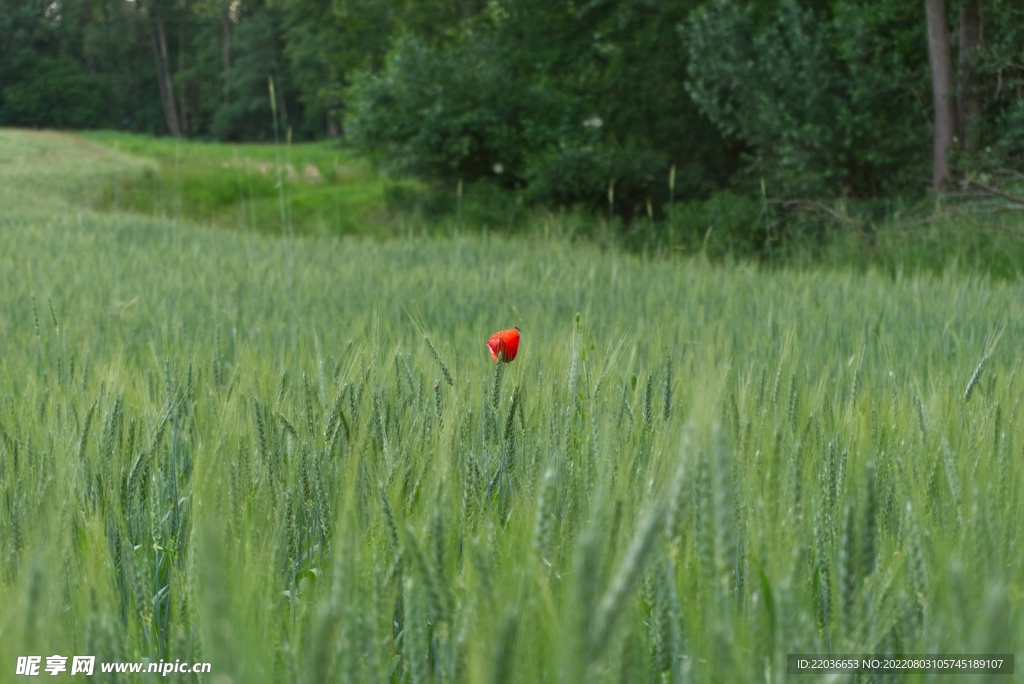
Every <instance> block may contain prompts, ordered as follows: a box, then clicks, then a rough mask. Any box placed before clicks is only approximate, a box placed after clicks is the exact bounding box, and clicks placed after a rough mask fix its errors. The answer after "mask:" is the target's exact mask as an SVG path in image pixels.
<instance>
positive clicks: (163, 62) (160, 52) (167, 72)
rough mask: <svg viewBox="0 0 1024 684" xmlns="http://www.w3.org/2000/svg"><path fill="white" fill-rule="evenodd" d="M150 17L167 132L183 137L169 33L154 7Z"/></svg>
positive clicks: (150, 34)
mask: <svg viewBox="0 0 1024 684" xmlns="http://www.w3.org/2000/svg"><path fill="white" fill-rule="evenodd" d="M150 12H151V13H152V14H151V15H150V17H149V37H150V42H151V43H152V44H153V59H154V60H155V61H156V83H157V87H158V88H159V90H160V103H161V104H162V105H163V108H164V119H165V120H166V122H167V132H168V133H170V134H171V135H173V136H174V137H176V138H180V137H181V127H180V126H179V125H178V108H177V106H176V105H175V103H174V87H173V84H172V83H171V67H170V64H169V63H168V60H167V34H166V32H165V31H164V21H163V19H162V18H161V17H160V15H159V14H156V13H155V12H154V11H153V9H152V8H150Z"/></svg>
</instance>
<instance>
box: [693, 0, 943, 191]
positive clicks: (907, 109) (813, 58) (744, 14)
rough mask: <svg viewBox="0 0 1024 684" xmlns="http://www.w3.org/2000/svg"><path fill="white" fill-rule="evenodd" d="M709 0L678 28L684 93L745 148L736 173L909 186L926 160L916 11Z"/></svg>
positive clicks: (803, 181) (814, 182) (892, 6)
mask: <svg viewBox="0 0 1024 684" xmlns="http://www.w3.org/2000/svg"><path fill="white" fill-rule="evenodd" d="M764 15H765V16H758V15H757V14H756V13H755V11H754V7H753V6H752V5H751V4H750V3H745V4H738V3H735V2H729V1H727V0H714V2H711V3H709V5H708V6H707V7H705V8H702V9H701V10H699V11H698V12H696V13H695V14H694V16H693V18H692V20H691V22H690V23H689V24H688V26H687V27H686V28H685V29H682V34H683V38H684V40H686V41H687V43H688V45H689V50H690V65H689V83H688V85H689V92H690V94H691V95H692V96H693V98H694V100H695V101H696V102H697V104H698V105H699V106H700V108H701V110H702V111H703V112H704V113H705V114H706V115H707V116H708V117H709V118H710V119H711V120H712V121H713V122H714V123H715V124H716V125H717V126H718V127H719V128H720V129H721V130H722V131H723V133H724V134H726V135H732V136H736V137H737V138H738V139H740V140H741V141H743V142H744V143H745V144H746V145H747V147H748V149H749V150H750V153H749V156H748V159H747V162H748V163H747V167H746V175H747V178H748V182H750V184H751V185H755V184H756V183H757V181H758V179H759V178H763V179H765V180H766V181H767V183H768V186H769V192H770V194H772V195H776V196H818V197H821V196H836V195H852V196H874V195H879V194H885V193H895V192H899V191H901V190H905V189H907V188H915V187H917V186H918V184H919V180H920V178H922V177H924V174H925V173H926V170H927V166H926V164H927V161H928V159H927V154H928V151H929V144H928V141H929V123H928V120H927V118H926V117H924V116H921V112H920V109H921V105H920V104H919V102H918V101H917V100H916V99H915V98H916V96H915V93H918V94H920V93H927V92H928V90H929V86H928V82H927V80H926V79H927V73H928V72H927V67H926V63H925V62H924V60H925V57H926V52H925V43H924V36H925V31H924V13H923V12H922V11H921V9H920V7H918V6H917V5H909V4H907V3H892V2H885V1H884V0H873V1H872V2H869V3H867V4H866V5H865V3H853V2H848V1H843V2H837V3H833V5H832V6H831V7H830V9H829V10H828V11H823V12H821V13H820V15H816V14H815V13H814V12H812V11H811V10H809V9H804V8H802V7H801V6H800V4H799V3H798V2H797V1H796V0H780V2H779V3H778V5H777V6H776V8H775V9H774V10H773V11H771V12H767V13H764Z"/></svg>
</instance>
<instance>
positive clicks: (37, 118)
mask: <svg viewBox="0 0 1024 684" xmlns="http://www.w3.org/2000/svg"><path fill="white" fill-rule="evenodd" d="M109 100H110V97H109V87H108V85H107V83H106V81H105V80H104V79H102V78H100V77H97V76H90V75H88V74H86V73H85V72H84V71H82V69H81V67H80V66H79V64H78V63H77V62H75V61H74V60H72V59H65V58H58V59H43V60H40V61H39V62H38V63H37V64H36V65H35V66H34V67H33V68H31V69H30V70H29V71H28V72H27V73H26V74H25V76H24V78H23V79H22V80H20V81H18V82H16V83H13V84H11V85H9V86H8V87H7V88H5V89H4V91H3V103H2V106H0V124H3V125H7V126H33V127H47V128H99V127H102V126H109V125H113V124H115V123H116V122H117V121H118V120H119V118H118V113H119V112H117V111H112V110H111V109H110V108H109V107H107V106H106V103H107V102H109Z"/></svg>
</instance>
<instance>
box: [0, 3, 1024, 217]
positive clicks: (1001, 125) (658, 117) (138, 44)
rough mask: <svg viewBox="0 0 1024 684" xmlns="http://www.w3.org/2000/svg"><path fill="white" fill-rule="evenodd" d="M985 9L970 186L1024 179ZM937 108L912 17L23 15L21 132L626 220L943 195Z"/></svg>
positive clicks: (155, 7) (472, 6)
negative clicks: (321, 171) (483, 193)
mask: <svg viewBox="0 0 1024 684" xmlns="http://www.w3.org/2000/svg"><path fill="white" fill-rule="evenodd" d="M972 1H974V2H977V5H978V8H979V12H980V18H981V22H982V24H983V27H984V31H983V40H982V41H981V43H980V44H979V45H977V46H973V47H969V48H965V49H961V48H960V47H958V35H959V34H958V31H959V28H960V27H959V21H960V16H961V15H962V8H961V5H964V4H965V3H966V2H967V0H964V2H952V3H951V4H950V5H949V20H950V36H951V39H952V52H953V53H954V54H953V55H952V56H953V59H954V61H955V62H956V63H957V65H958V66H957V69H958V75H957V79H958V83H957V84H955V86H956V87H957V88H960V86H962V85H963V84H966V83H968V82H970V83H971V84H974V85H972V86H971V88H970V89H969V92H968V94H967V96H965V95H964V93H963V90H964V89H963V88H960V90H959V91H958V95H957V97H958V98H960V100H961V101H960V102H959V106H961V108H963V107H964V106H965V104H964V102H963V101H962V100H963V99H964V98H965V97H972V98H975V101H974V104H976V106H977V107H978V108H979V111H980V112H981V116H980V118H977V119H972V118H970V117H968V116H966V115H965V116H963V117H962V121H961V125H960V129H959V138H958V140H957V144H956V145H955V146H954V148H953V149H952V150H951V151H950V156H951V157H952V158H953V161H954V166H955V168H956V170H957V174H958V176H957V177H958V179H962V178H967V177H974V176H977V175H978V174H982V175H984V174H986V173H990V172H992V171H993V170H996V169H1000V168H1019V166H1020V164H1021V161H1022V156H1024V143H1022V142H1021V141H1022V140H1024V98H1022V86H1024V57H1022V55H1024V11H1022V10H1021V9H1020V7H1019V5H1018V4H1017V3H1015V2H1013V1H1012V0H980V1H979V0H972ZM268 79H273V81H274V84H275V89H274V92H275V103H274V105H275V107H273V108H272V107H271V102H270V94H269V93H270V89H269V88H268ZM971 79H973V80H971ZM930 90H931V83H930V80H929V63H928V51H927V37H926V30H925V13H924V11H923V8H922V7H919V6H918V5H915V4H913V3H907V2H902V1H896V0H869V1H868V2H862V1H855V0H832V1H829V2H826V1H825V0H746V1H744V2H732V1H728V0H657V1H656V0H591V1H589V2H581V1H579V0H492V1H490V2H484V1H483V0H460V1H459V2H445V1H442V0H417V1H412V0H333V1H332V2H318V1H316V0H131V1H129V0H81V1H80V2H63V1H58V2H50V1H45V2H44V1H42V0H0V124H8V125H19V126H57V127H71V128H82V127H112V126H120V127H123V128H126V129H130V130H141V131H149V132H153V133H157V134H162V133H171V134H180V135H188V136H198V137H207V138H216V139H221V140H270V139H273V138H274V136H275V135H277V136H278V137H280V138H281V139H283V138H284V137H286V136H287V135H289V134H290V135H291V136H293V137H294V138H295V139H296V140H299V139H309V138H318V137H324V136H342V137H343V138H344V139H345V140H346V141H348V142H349V143H351V144H353V145H355V146H356V147H357V148H358V149H359V150H360V151H362V152H365V153H368V154H371V155H373V156H374V157H375V158H376V159H377V160H378V161H379V162H380V163H381V165H382V166H383V168H385V169H387V170H389V171H390V172H392V173H393V174H396V175H403V174H404V175H413V176H417V177H420V178H422V179H425V180H428V181H431V182H434V183H438V184H440V185H443V186H444V187H446V188H448V192H451V190H452V189H453V188H455V187H456V185H457V184H465V186H466V187H467V189H468V188H472V187H474V186H475V185H479V184H480V183H484V184H487V185H488V187H492V186H493V187H496V188H501V189H504V190H510V191H514V192H515V195H516V196H517V197H518V198H519V200H520V201H525V202H527V203H539V204H542V205H547V206H565V205H572V204H576V203H583V204H585V205H589V206H592V207H596V206H602V207H604V206H606V205H607V203H611V204H612V208H613V210H614V211H615V212H617V213H618V214H620V215H622V216H623V217H625V218H626V219H627V220H628V219H631V218H639V217H645V218H646V217H647V216H648V215H652V214H653V215H656V216H663V213H662V212H663V207H664V206H665V205H666V203H667V202H668V200H669V199H671V198H672V197H673V196H674V198H676V199H695V198H699V199H703V198H707V197H708V196H710V195H712V194H714V193H715V192H717V191H719V190H721V189H723V188H731V189H732V190H734V191H736V192H738V193H739V194H741V195H747V196H756V195H758V194H760V192H761V186H762V181H763V183H764V187H765V192H767V194H768V195H769V196H772V197H801V198H827V197H839V196H842V197H850V198H872V197H881V196H888V197H892V196H895V195H902V196H917V195H920V194H921V193H922V192H923V191H924V190H925V189H926V188H927V185H928V182H927V179H928V176H929V174H930V163H931V162H930V135H931V128H932V112H931V96H930ZM968 104H971V103H968ZM971 106H974V105H971ZM274 109H276V112H275V111H273V110H274ZM965 111H967V110H965ZM275 114H276V115H277V117H278V126H277V130H276V133H275V125H274V115H275ZM965 122H966V123H965ZM289 132H290V133H289ZM673 169H674V171H673ZM670 173H671V174H672V178H673V179H674V182H673V184H672V187H671V188H670V184H669V177H670ZM467 191H468V190H467Z"/></svg>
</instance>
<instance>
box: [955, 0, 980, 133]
mask: <svg viewBox="0 0 1024 684" xmlns="http://www.w3.org/2000/svg"><path fill="white" fill-rule="evenodd" d="M983 43H984V38H983V36H982V28H981V0H966V2H964V4H963V7H961V8H960V55H959V59H958V62H959V64H958V66H959V74H958V76H957V90H956V101H957V114H958V115H959V120H960V139H961V140H963V141H964V149H966V150H968V151H973V150H974V149H975V148H977V146H978V124H979V123H980V122H981V109H982V106H981V78H980V77H979V76H978V69H977V66H976V60H977V53H978V49H979V48H980V47H981V46H982V44H983Z"/></svg>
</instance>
